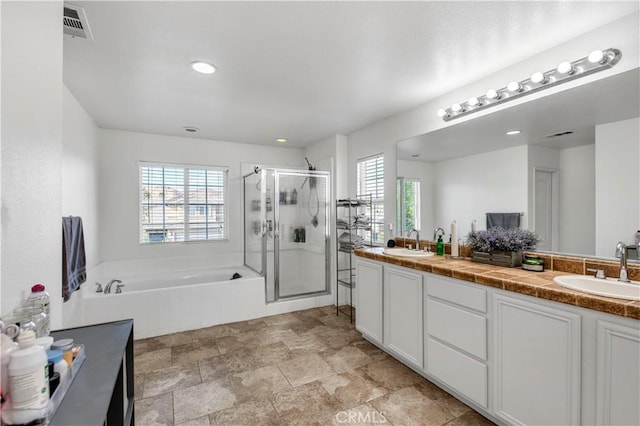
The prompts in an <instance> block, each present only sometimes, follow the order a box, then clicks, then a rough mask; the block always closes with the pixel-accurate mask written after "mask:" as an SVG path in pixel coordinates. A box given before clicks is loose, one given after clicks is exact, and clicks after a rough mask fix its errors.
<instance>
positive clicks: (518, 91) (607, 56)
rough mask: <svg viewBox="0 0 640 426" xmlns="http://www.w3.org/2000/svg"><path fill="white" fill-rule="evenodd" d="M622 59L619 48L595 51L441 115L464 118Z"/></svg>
mask: <svg viewBox="0 0 640 426" xmlns="http://www.w3.org/2000/svg"><path fill="white" fill-rule="evenodd" d="M621 58H622V52H621V51H620V50H618V49H614V48H610V49H606V50H594V51H593V52H591V53H590V54H589V56H586V57H584V58H582V59H578V60H577V61H573V62H562V63H560V65H558V67H557V68H554V69H552V70H549V71H547V72H544V73H542V72H535V73H533V74H532V75H531V77H530V78H527V79H525V80H522V81H512V82H510V83H509V84H508V85H507V86H506V87H503V88H501V89H489V90H488V91H487V93H486V94H485V95H482V96H478V97H472V98H470V99H469V100H467V101H464V102H460V103H456V104H453V105H452V106H450V107H449V108H445V109H440V110H438V116H439V117H442V119H443V120H444V121H449V120H453V119H454V118H458V117H463V116H465V115H468V114H471V113H474V112H476V111H481V110H483V109H485V108H489V107H492V106H495V105H499V104H501V103H504V102H507V101H510V100H513V99H518V98H519V97H521V96H525V95H528V94H530V93H535V92H538V91H540V90H543V89H547V88H549V87H553V86H557V85H558V84H562V83H566V82H567V81H571V80H575V79H576V78H580V77H585V76H587V75H590V74H593V73H596V72H598V71H602V70H605V69H609V68H613V66H614V65H615V64H617V63H618V62H620V59H621Z"/></svg>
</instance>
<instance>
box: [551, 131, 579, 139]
mask: <svg viewBox="0 0 640 426" xmlns="http://www.w3.org/2000/svg"><path fill="white" fill-rule="evenodd" d="M571 134H573V132H572V131H571V130H567V131H565V132H559V133H554V134H552V135H547V136H545V138H557V137H559V136H566V135H571Z"/></svg>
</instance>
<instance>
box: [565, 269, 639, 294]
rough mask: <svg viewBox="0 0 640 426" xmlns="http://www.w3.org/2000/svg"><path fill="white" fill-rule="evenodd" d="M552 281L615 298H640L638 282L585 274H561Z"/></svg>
mask: <svg viewBox="0 0 640 426" xmlns="http://www.w3.org/2000/svg"><path fill="white" fill-rule="evenodd" d="M553 282H554V283H556V284H558V285H561V286H562V287H566V288H570V289H572V290H577V291H582V292H584V293H590V294H597V295H598V296H605V297H613V298H615V299H626V300H640V283H639V282H637V281H631V282H630V283H623V282H620V281H618V280H617V279H616V278H606V279H603V278H595V277H589V276H585V275H563V276H559V277H555V278H554V279H553Z"/></svg>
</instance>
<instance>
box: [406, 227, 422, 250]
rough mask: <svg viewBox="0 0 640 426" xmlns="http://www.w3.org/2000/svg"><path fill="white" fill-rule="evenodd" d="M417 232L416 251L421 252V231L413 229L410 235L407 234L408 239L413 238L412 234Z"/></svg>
mask: <svg viewBox="0 0 640 426" xmlns="http://www.w3.org/2000/svg"><path fill="white" fill-rule="evenodd" d="M412 232H415V233H416V250H418V251H419V250H420V231H418V230H417V229H415V228H414V229H412V230H411V231H409V233H408V234H407V238H409V237H411V233H412Z"/></svg>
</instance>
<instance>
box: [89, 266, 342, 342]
mask: <svg viewBox="0 0 640 426" xmlns="http://www.w3.org/2000/svg"><path fill="white" fill-rule="evenodd" d="M146 266H148V265H146ZM158 266H160V265H158ZM143 269H146V267H145V268H143ZM110 270H111V271H113V270H117V268H115V269H114V268H110ZM149 271H150V272H145V271H141V270H135V271H134V270H127V272H128V274H127V275H126V276H118V275H114V274H113V272H111V273H110V275H106V274H105V275H103V276H102V277H101V278H99V279H98V281H99V282H101V283H102V284H103V285H104V284H106V283H107V282H108V281H109V280H111V279H119V280H122V284H124V285H125V286H124V287H123V288H122V293H120V294H116V293H115V290H116V288H115V285H114V286H113V287H112V289H111V293H109V294H105V293H96V292H95V288H90V287H89V286H83V287H86V288H83V292H82V302H83V309H82V311H83V321H82V323H83V325H90V324H98V323H103V322H108V321H116V320H121V319H128V318H132V319H133V320H134V335H135V338H136V339H141V338H146V337H153V336H159V335H164V334H170V333H175V332H178V331H185V330H194V329H198V328H203V327H209V326H212V325H217V324H225V323H229V322H236V321H245V320H248V319H253V318H260V317H264V316H268V315H275V314H279V313H283V312H291V311H295V310H300V309H307V308H311V307H316V306H325V305H329V304H331V303H333V299H332V297H331V295H326V296H318V297H311V298H307V299H299V300H292V301H285V302H279V303H271V304H267V303H266V302H265V284H264V278H263V277H261V276H259V275H258V274H256V273H255V272H254V271H252V270H250V269H248V268H246V267H244V266H238V267H224V268H218V269H192V270H174V271H163V272H158V271H157V269H155V268H150V269H149ZM235 272H238V273H239V274H240V275H242V278H239V279H235V280H232V279H231V277H232V276H233V274H234V273H235Z"/></svg>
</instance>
